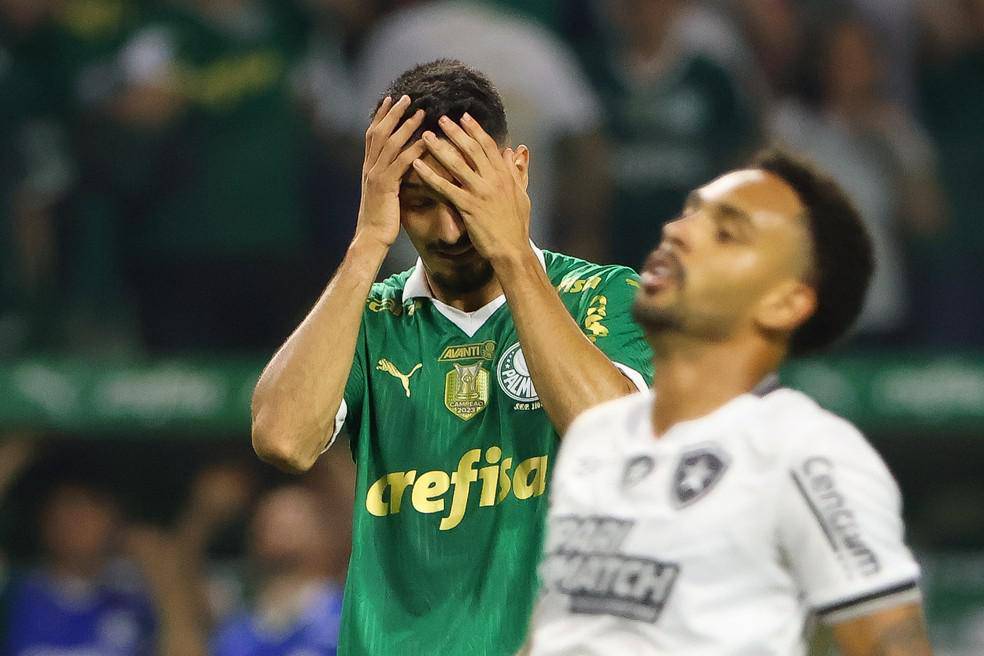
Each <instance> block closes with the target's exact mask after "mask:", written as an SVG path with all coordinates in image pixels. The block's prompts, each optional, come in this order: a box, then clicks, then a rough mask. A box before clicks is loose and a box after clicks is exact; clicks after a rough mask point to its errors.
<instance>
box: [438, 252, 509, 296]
mask: <svg viewBox="0 0 984 656" xmlns="http://www.w3.org/2000/svg"><path fill="white" fill-rule="evenodd" d="M433 273H434V275H435V277H436V278H437V282H438V284H440V285H441V286H442V287H443V288H445V289H447V290H448V291H452V292H458V293H467V292H472V291H476V290H478V289H481V288H482V287H484V286H485V285H487V284H488V283H489V281H491V280H492V277H493V276H494V275H495V272H494V271H493V269H492V264H491V263H490V262H489V261H488V260H484V259H482V258H479V257H474V258H468V259H467V260H463V261H459V262H455V263H454V264H449V265H446V266H442V267H440V269H439V270H437V271H434V272H433Z"/></svg>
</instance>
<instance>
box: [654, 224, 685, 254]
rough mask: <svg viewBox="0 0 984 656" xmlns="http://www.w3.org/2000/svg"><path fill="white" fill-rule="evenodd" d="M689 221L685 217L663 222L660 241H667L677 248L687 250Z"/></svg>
mask: <svg viewBox="0 0 984 656" xmlns="http://www.w3.org/2000/svg"><path fill="white" fill-rule="evenodd" d="M689 233H690V223H689V220H688V219H687V218H686V217H681V218H679V219H674V220H672V221H667V222H666V223H665V224H663V239H662V241H661V243H667V244H670V245H672V246H674V247H675V248H677V249H679V250H683V251H685V250H687V245H688V243H689V240H690V234H689Z"/></svg>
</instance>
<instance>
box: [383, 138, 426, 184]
mask: <svg viewBox="0 0 984 656" xmlns="http://www.w3.org/2000/svg"><path fill="white" fill-rule="evenodd" d="M426 152H427V145H426V144H425V143H424V140H423V139H417V140H416V141H415V142H413V143H412V144H410V145H409V146H408V147H406V148H405V149H404V150H403V152H401V153H400V154H399V155H398V156H397V157H396V160H395V161H394V162H393V163H392V164H390V165H389V169H388V173H387V176H388V177H390V178H397V179H400V178H402V177H403V176H404V175H406V173H407V171H408V170H410V165H411V164H413V160H415V159H418V158H420V157H423V155H424V153H426Z"/></svg>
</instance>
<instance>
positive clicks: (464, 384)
mask: <svg viewBox="0 0 984 656" xmlns="http://www.w3.org/2000/svg"><path fill="white" fill-rule="evenodd" d="M494 357H495V342H494V341H492V340H486V341H484V342H479V343H477V344H457V345H453V346H448V347H447V348H445V349H444V352H443V353H441V357H439V358H438V359H437V361H438V362H451V363H452V369H451V370H450V371H448V373H447V375H445V376H444V407H445V408H447V409H448V410H450V411H451V412H452V414H454V415H455V416H457V417H458V418H460V419H463V420H465V421H468V420H469V419H471V418H472V417H474V416H475V415H477V414H478V413H480V412H481V411H482V410H485V406H487V405H488V404H489V372H488V370H487V369H485V367H483V366H482V362H483V361H485V360H492V358H494ZM476 360H477V361H476Z"/></svg>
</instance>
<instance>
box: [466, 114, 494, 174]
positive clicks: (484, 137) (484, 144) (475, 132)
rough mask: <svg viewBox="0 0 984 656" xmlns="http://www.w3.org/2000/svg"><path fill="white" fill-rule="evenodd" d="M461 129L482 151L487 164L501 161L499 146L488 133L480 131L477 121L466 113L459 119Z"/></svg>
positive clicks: (480, 127)
mask: <svg viewBox="0 0 984 656" xmlns="http://www.w3.org/2000/svg"><path fill="white" fill-rule="evenodd" d="M461 127H462V128H463V129H464V131H465V132H466V133H467V134H468V136H470V137H471V138H472V139H473V140H474V141H475V143H476V144H478V146H479V147H480V148H481V149H482V153H483V154H484V155H485V157H486V158H487V159H488V161H489V162H501V161H502V159H501V158H500V157H499V144H497V143H496V142H495V139H493V138H492V137H490V136H489V135H488V133H487V132H486V131H485V130H484V129H482V126H481V125H479V124H478V121H476V120H475V119H474V117H472V115H471V114H469V113H468V112H465V113H464V115H463V116H462V117H461Z"/></svg>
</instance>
